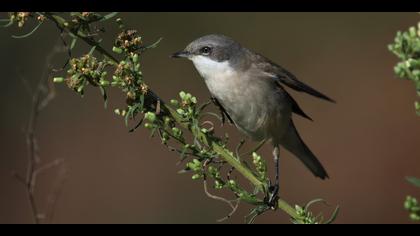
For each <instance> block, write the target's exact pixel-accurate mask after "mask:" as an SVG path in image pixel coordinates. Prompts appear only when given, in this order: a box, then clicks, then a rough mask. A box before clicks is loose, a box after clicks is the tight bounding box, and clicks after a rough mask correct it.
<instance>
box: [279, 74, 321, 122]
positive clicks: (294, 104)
mask: <svg viewBox="0 0 420 236" xmlns="http://www.w3.org/2000/svg"><path fill="white" fill-rule="evenodd" d="M277 85H278V86H279V88H280V89H281V90H282V91H283V93H284V94H285V95H286V98H287V100H289V102H290V104H291V105H292V112H293V113H295V114H298V115H300V116H302V117H304V118H306V119H308V120H310V121H313V120H312V118H311V117H310V116H308V115H306V113H305V112H304V111H303V110H302V108H300V106H299V104H298V103H297V102H296V101H295V99H293V97H292V96H290V94H289V93H288V92H287V91H286V90H285V89H284V88H283V86H281V84H280V83H279V82H277Z"/></svg>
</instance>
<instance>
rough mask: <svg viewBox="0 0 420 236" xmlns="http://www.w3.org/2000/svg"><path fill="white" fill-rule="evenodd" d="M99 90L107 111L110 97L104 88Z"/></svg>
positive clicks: (100, 87)
mask: <svg viewBox="0 0 420 236" xmlns="http://www.w3.org/2000/svg"><path fill="white" fill-rule="evenodd" d="M99 90H100V91H101V94H102V97H103V99H104V107H105V109H106V108H107V107H108V95H107V94H106V91H105V89H104V88H103V87H102V86H99Z"/></svg>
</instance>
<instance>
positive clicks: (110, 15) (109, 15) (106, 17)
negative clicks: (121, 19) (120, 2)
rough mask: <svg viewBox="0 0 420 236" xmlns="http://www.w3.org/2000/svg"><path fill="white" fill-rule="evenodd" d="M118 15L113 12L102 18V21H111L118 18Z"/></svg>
mask: <svg viewBox="0 0 420 236" xmlns="http://www.w3.org/2000/svg"><path fill="white" fill-rule="evenodd" d="M117 14H118V12H111V13H109V14H107V15H105V16H103V17H102V19H101V20H100V21H106V20H109V19H111V18H112V17H114V16H116V15H117Z"/></svg>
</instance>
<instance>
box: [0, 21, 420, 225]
mask: <svg viewBox="0 0 420 236" xmlns="http://www.w3.org/2000/svg"><path fill="white" fill-rule="evenodd" d="M2 15H3V16H5V14H2ZM120 16H121V17H123V19H125V23H126V25H128V26H130V27H132V28H136V29H138V30H139V31H140V32H141V34H142V35H143V39H144V41H145V42H146V43H147V42H153V41H154V40H156V39H157V38H158V37H164V40H163V41H162V42H161V44H160V45H159V47H158V48H156V49H153V50H151V51H149V52H147V53H146V54H144V55H143V57H142V59H141V60H142V65H143V73H144V75H145V79H146V80H147V82H148V83H149V84H150V86H151V87H152V88H153V89H154V90H155V91H156V92H157V93H158V94H159V95H160V96H161V97H163V98H164V99H166V100H168V99H170V98H173V97H176V96H177V94H178V92H179V91H180V90H186V91H190V92H191V93H193V94H195V95H197V97H198V98H199V99H200V101H204V100H207V99H208V97H209V93H208V92H207V89H206V87H205V85H204V83H203V81H202V79H201V78H200V77H199V75H198V73H197V72H196V71H195V69H194V68H193V65H192V64H191V63H190V62H188V61H180V60H172V59H170V58H169V57H168V55H169V54H171V53H172V52H175V51H177V50H180V49H183V48H184V47H185V46H186V45H187V44H188V43H189V42H190V41H192V40H193V39H195V38H197V37H199V36H202V35H205V34H209V33H222V34H226V35H228V36H231V37H233V38H235V39H236V40H238V41H239V42H241V43H242V44H243V45H244V46H246V47H248V48H251V49H253V50H254V51H257V52H260V53H262V54H264V55H265V56H267V57H269V58H271V59H272V60H273V61H275V62H277V63H279V64H281V65H283V66H284V67H286V68H288V69H289V70H290V71H292V72H293V73H294V74H296V75H297V77H298V78H300V80H302V81H304V82H306V83H308V84H309V85H311V86H313V87H314V88H316V89H318V90H320V91H322V92H324V93H326V94H327V95H329V96H330V97H332V98H334V99H335V100H337V104H330V103H326V102H323V101H321V100H318V99H316V98H313V97H310V96H308V95H305V94H299V93H295V92H292V94H293V95H294V97H295V99H296V100H297V101H298V102H299V104H300V105H301V107H302V108H303V109H304V110H305V111H306V112H307V113H308V114H309V115H310V116H311V117H312V118H313V119H314V120H315V122H308V121H306V120H304V119H301V118H300V117H295V121H296V123H297V127H298V130H299V131H300V133H301V135H302V137H303V138H304V140H305V141H306V143H307V144H308V146H309V147H310V148H311V149H312V150H313V152H314V153H316V155H317V156H318V157H319V159H320V160H321V161H322V162H323V164H324V165H325V167H326V169H327V170H328V172H329V175H330V177H331V179H329V180H327V181H321V180H319V179H316V178H314V177H313V176H312V175H311V173H310V172H309V171H308V170H306V169H305V167H304V166H303V165H302V164H301V163H300V162H299V161H297V159H296V158H294V157H293V158H292V156H291V155H290V154H289V153H286V152H282V158H281V195H282V197H283V198H285V199H286V200H287V201H289V202H290V203H305V202H307V201H309V200H311V199H313V198H317V197H321V198H324V199H326V200H328V202H329V203H330V204H332V205H336V204H339V205H340V206H341V212H340V215H339V217H338V219H337V221H336V222H337V223H409V222H410V221H409V220H408V214H407V213H406V212H405V211H404V209H403V206H402V203H403V201H404V199H405V196H406V194H414V195H417V196H419V190H418V189H415V188H414V187H412V186H410V185H409V184H408V183H406V181H405V180H404V177H405V176H407V175H417V176H420V159H419V156H418V155H419V153H420V146H419V140H420V132H419V130H420V118H419V117H416V115H415V113H414V107H413V102H414V99H415V96H416V95H415V89H414V87H413V85H412V84H411V83H410V82H408V81H402V80H398V79H396V78H395V76H394V74H393V70H392V68H393V65H394V64H395V63H396V61H397V59H396V58H395V56H393V55H392V54H391V53H390V52H388V50H387V45H388V44H389V43H390V42H392V41H393V39H394V36H395V33H396V31H397V30H405V29H407V28H408V27H409V26H412V25H415V24H416V23H417V22H418V20H419V17H418V14H416V13H122V14H120ZM26 30H30V29H26ZM11 34H22V31H18V30H16V28H10V29H2V30H0V50H1V58H0V60H1V70H2V75H1V86H0V98H1V99H0V109H1V117H0V130H1V132H0V145H1V158H0V191H1V192H0V193H1V194H0V223H30V222H31V215H30V210H29V205H28V201H27V199H26V195H25V192H24V188H23V186H22V185H21V184H19V183H18V182H17V181H16V180H15V179H14V178H13V177H11V174H10V173H11V171H12V170H16V171H18V172H21V173H24V171H25V167H26V149H25V136H24V131H23V130H24V128H25V124H26V122H27V119H28V114H29V109H30V96H29V95H28V93H27V92H26V91H25V88H24V86H23V85H22V82H21V79H19V76H23V77H25V78H27V79H28V80H29V81H30V83H31V84H32V85H35V83H36V81H37V80H38V79H39V77H40V76H41V74H42V71H43V69H44V68H45V56H46V55H47V54H48V53H49V52H50V50H51V47H52V45H53V44H54V43H55V42H56V41H57V36H58V32H57V30H56V29H55V28H54V26H53V25H52V24H51V23H48V24H44V25H43V26H42V27H41V29H40V30H39V31H37V32H36V33H35V34H34V35H32V36H31V37H29V38H26V39H12V38H11V37H10V35H11ZM115 34H116V31H113V30H110V32H109V35H110V36H114V35H115ZM106 40H108V41H109V42H111V41H112V38H108V39H106ZM79 43H80V44H79V45H80V46H81V47H82V49H80V50H76V52H75V55H80V53H81V52H83V51H82V50H85V49H86V47H85V46H83V45H82V44H83V43H81V42H79ZM78 53H79V54H78ZM64 58H65V57H64V55H62V56H61V57H59V58H58V59H57V63H56V64H57V67H59V66H60V65H62V63H63V62H64ZM289 91H290V90H289ZM110 98H111V99H110V100H111V102H110V104H109V108H108V109H106V110H105V109H103V103H102V101H101V97H100V96H99V91H97V90H92V89H90V90H88V91H87V93H86V96H85V97H84V98H83V99H81V98H80V97H79V96H78V95H77V94H75V93H73V92H72V91H70V90H69V89H67V88H66V87H65V86H64V85H58V86H57V97H56V98H55V100H53V101H52V102H51V104H50V105H49V106H48V107H47V109H46V110H44V111H43V112H42V114H41V115H40V117H39V126H38V128H37V132H38V142H39V147H40V155H41V158H42V160H43V161H45V162H47V161H48V160H53V159H54V158H64V159H65V161H66V166H67V172H68V174H67V180H66V182H65V183H64V185H63V189H62V193H61V195H60V198H59V200H58V202H57V207H56V211H55V215H54V218H53V223H214V222H215V220H216V219H218V218H220V217H223V216H224V215H225V214H227V213H228V212H229V208H228V207H227V206H226V205H225V204H224V203H222V202H218V201H214V200H212V199H209V198H207V197H206V196H205V195H204V192H203V189H202V184H201V183H200V182H194V181H192V180H191V177H190V176H191V175H189V174H186V175H179V174H177V173H176V172H177V171H178V170H179V169H181V166H176V165H175V164H176V162H177V160H178V158H177V155H176V154H175V153H171V152H169V151H168V150H166V149H165V148H164V147H163V146H161V145H160V141H159V140H158V139H149V134H148V132H147V131H146V130H145V129H139V130H137V132H135V133H128V132H127V129H126V128H125V127H124V124H123V123H124V122H123V119H121V118H120V117H118V116H116V115H114V114H113V112H112V111H113V109H114V108H116V106H117V105H118V104H121V103H122V96H121V94H119V93H118V92H115V91H114V92H113V93H111V94H110ZM228 129H229V131H230V134H231V136H233V137H235V138H236V139H239V137H240V134H239V133H238V132H237V131H236V130H235V129H234V128H228ZM262 154H263V155H264V156H265V157H266V158H269V161H270V163H271V150H270V147H269V146H268V145H267V146H266V147H265V148H264V149H263V151H262ZM55 176H56V173H55V172H54V171H51V172H47V173H45V174H43V175H41V176H40V177H39V180H38V183H39V186H38V188H37V201H38V203H39V206H40V207H41V209H42V208H43V207H45V199H46V191H47V190H48V189H49V188H50V186H51V183H52V182H53V180H54V178H55ZM248 210H249V207H248V206H246V205H245V204H243V205H242V206H241V207H240V210H239V211H238V212H237V214H236V215H234V217H233V218H232V219H231V220H229V221H227V223H242V222H243V217H242V216H244V215H245V214H246V213H247V212H248ZM314 210H324V211H325V213H326V214H328V213H329V211H331V210H332V207H329V208H328V207H317V208H314ZM257 222H258V223H288V222H289V221H288V218H287V216H286V215H285V214H284V213H283V212H281V211H277V212H269V213H267V214H265V215H263V216H261V217H260V218H258V219H257Z"/></svg>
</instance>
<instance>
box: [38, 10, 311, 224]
mask: <svg viewBox="0 0 420 236" xmlns="http://www.w3.org/2000/svg"><path fill="white" fill-rule="evenodd" d="M42 14H43V15H44V16H45V17H46V18H47V19H49V20H51V21H52V22H54V23H55V24H56V25H57V27H58V28H59V29H60V30H62V31H67V33H71V34H73V35H75V36H77V37H78V38H80V39H81V40H83V41H84V42H85V43H87V44H88V45H90V46H94V47H96V50H97V51H98V52H99V53H101V54H103V55H105V56H106V57H108V58H109V59H111V60H112V61H113V62H115V63H118V60H117V59H116V58H115V57H113V56H112V55H111V54H110V53H109V52H108V51H106V50H105V49H104V48H102V47H101V46H100V45H99V43H98V42H96V41H95V40H94V39H93V38H91V37H86V36H85V35H82V34H80V33H79V31H78V30H75V29H73V28H71V27H69V23H67V21H66V20H65V19H64V18H62V17H60V16H57V15H54V14H53V13H49V12H45V13H42ZM147 96H150V98H151V99H152V100H153V102H157V101H159V102H160V104H161V108H162V110H163V112H165V113H166V114H170V115H171V116H172V117H173V118H174V120H175V121H176V122H177V123H178V124H179V125H180V126H181V127H183V128H184V129H187V130H189V131H191V132H192V133H193V135H194V136H195V137H197V138H199V139H200V140H201V141H202V142H203V143H205V144H206V145H207V146H209V147H211V148H212V149H213V150H214V151H215V152H217V153H218V154H219V155H220V157H221V158H223V159H224V160H225V161H226V162H228V163H229V164H230V165H231V166H232V167H234V168H235V169H236V170H237V171H238V172H239V173H241V174H242V175H243V176H244V177H245V178H246V179H247V180H249V181H250V182H251V183H252V184H253V185H254V186H255V187H257V188H259V189H260V190H263V191H266V190H267V189H268V186H267V184H266V183H263V182H261V181H260V180H259V179H258V178H257V177H256V176H255V175H254V174H253V172H252V171H251V170H250V169H249V168H248V167H247V166H245V165H244V164H242V163H241V162H240V161H238V160H237V159H236V158H235V157H234V155H233V154H231V153H229V152H228V151H227V149H226V148H224V147H222V146H221V145H220V144H218V143H217V142H216V141H214V140H208V139H207V137H206V135H205V134H204V133H203V132H201V131H200V130H193V129H190V128H189V127H188V125H186V124H185V123H184V122H182V117H181V116H180V115H179V114H178V113H177V112H176V111H175V110H174V109H173V108H172V107H170V106H168V105H167V104H166V103H164V102H163V101H162V100H161V99H160V98H159V97H158V96H157V95H156V94H155V93H154V92H153V91H151V90H149V91H148V93H147ZM278 208H279V209H281V210H283V211H284V212H285V213H287V214H288V215H289V216H290V217H292V218H293V219H294V220H295V221H297V222H299V223H303V221H302V219H301V217H300V216H299V215H298V214H297V213H296V210H295V209H294V208H293V207H292V206H290V205H289V204H288V203H287V202H286V201H285V200H283V199H279V200H278Z"/></svg>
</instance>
